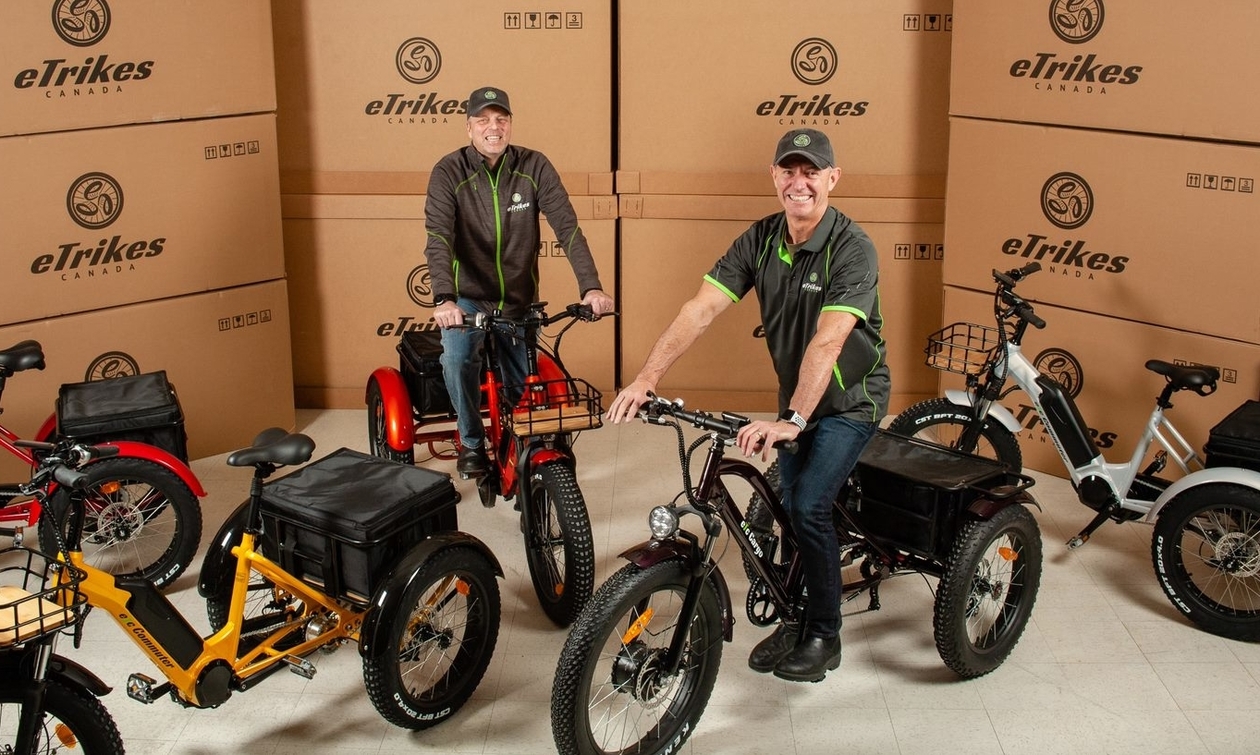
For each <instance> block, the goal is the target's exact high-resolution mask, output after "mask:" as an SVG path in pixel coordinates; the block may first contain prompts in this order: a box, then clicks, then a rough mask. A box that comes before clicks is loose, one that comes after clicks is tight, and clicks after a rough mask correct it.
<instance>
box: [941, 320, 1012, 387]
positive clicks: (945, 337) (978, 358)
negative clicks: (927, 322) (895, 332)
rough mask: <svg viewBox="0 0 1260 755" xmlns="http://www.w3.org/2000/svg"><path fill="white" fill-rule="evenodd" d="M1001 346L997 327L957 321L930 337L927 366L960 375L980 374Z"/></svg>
mask: <svg viewBox="0 0 1260 755" xmlns="http://www.w3.org/2000/svg"><path fill="white" fill-rule="evenodd" d="M999 345H1001V341H1000V340H999V338H998V331H997V328H994V327H990V326H988V325H976V324H975V323H970V322H956V323H954V324H953V325H946V326H945V327H943V328H941V329H940V330H938V331H936V332H935V333H933V334H932V335H930V336H928V345H927V348H926V349H924V350H923V351H924V353H926V354H927V359H926V362H927V365H928V366H929V367H933V368H935V369H938V370H944V371H945V372H956V373H958V374H959V375H979V374H980V373H981V372H983V371H984V369H985V366H986V365H987V364H988V363H989V360H991V359H992V358H993V352H994V351H995V350H996V349H997V348H998V346H999Z"/></svg>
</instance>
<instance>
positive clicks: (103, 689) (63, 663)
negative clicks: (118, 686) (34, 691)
mask: <svg viewBox="0 0 1260 755" xmlns="http://www.w3.org/2000/svg"><path fill="white" fill-rule="evenodd" d="M48 678H50V679H55V680H57V681H59V682H61V683H62V685H63V686H66V687H82V688H83V689H86V690H87V691H88V692H91V693H92V694H93V695H96V696H97V697H104V696H105V695H108V694H109V693H110V692H112V691H113V689H114V688H113V687H111V686H109V685H108V684H106V683H105V682H103V681H101V679H100V677H98V676H97V675H96V674H93V673H92V672H91V671H88V670H87V669H86V668H84V667H82V666H80V665H79V664H77V663H75V662H74V661H72V660H70V659H69V658H63V657H61V656H59V655H54V656H53V657H52V658H50V659H49V661H48Z"/></svg>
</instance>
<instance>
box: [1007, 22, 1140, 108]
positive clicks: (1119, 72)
mask: <svg viewBox="0 0 1260 755" xmlns="http://www.w3.org/2000/svg"><path fill="white" fill-rule="evenodd" d="M1105 15H1106V13H1105V11H1104V9H1103V0H1050V13H1049V23H1050V30H1051V31H1052V32H1053V33H1054V36H1055V37H1056V38H1058V39H1059V40H1061V41H1063V42H1065V43H1067V44H1069V45H1082V44H1085V43H1087V42H1091V41H1093V40H1095V39H1096V38H1097V37H1098V35H1099V33H1100V32H1102V29H1103V18H1104V16H1105ZM1069 56H1070V57H1069ZM1142 68H1143V66H1141V65H1132V64H1125V63H1115V62H1110V61H1107V60H1105V59H1103V58H1100V57H1099V55H1098V54H1096V53H1093V52H1087V53H1076V54H1072V53H1062V51H1060V52H1045V51H1042V52H1036V53H1033V54H1032V55H1030V56H1029V57H1026V58H1019V59H1017V60H1015V61H1013V62H1012V63H1011V64H1010V67H1009V69H1008V71H1007V73H1008V74H1009V75H1010V76H1011V78H1015V79H1027V80H1028V81H1029V82H1030V83H1031V84H1032V86H1033V88H1034V89H1035V90H1037V91H1039V92H1046V93H1047V94H1050V93H1058V94H1076V95H1092V94H1097V95H1105V94H1107V87H1108V86H1128V85H1131V84H1136V83H1137V82H1138V78H1139V77H1140V76H1141V74H1142Z"/></svg>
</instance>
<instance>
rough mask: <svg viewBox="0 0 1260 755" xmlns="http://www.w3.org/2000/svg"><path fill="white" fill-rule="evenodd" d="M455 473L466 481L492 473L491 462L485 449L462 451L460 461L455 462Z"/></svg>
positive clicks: (466, 449)
mask: <svg viewBox="0 0 1260 755" xmlns="http://www.w3.org/2000/svg"><path fill="white" fill-rule="evenodd" d="M455 471H456V472H459V476H460V477H462V478H463V479H465V480H467V479H470V478H472V477H484V476H485V474H486V473H487V472H489V471H490V460H489V459H487V458H486V452H485V449H482V448H465V449H464V450H463V451H460V452H459V461H457V462H455Z"/></svg>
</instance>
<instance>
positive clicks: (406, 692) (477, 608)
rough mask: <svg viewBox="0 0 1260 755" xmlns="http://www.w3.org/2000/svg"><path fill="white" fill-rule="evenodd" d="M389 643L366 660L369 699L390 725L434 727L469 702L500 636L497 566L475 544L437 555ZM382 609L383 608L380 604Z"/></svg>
mask: <svg viewBox="0 0 1260 755" xmlns="http://www.w3.org/2000/svg"><path fill="white" fill-rule="evenodd" d="M401 605H402V607H403V610H402V611H400V612H399V613H398V615H396V616H388V617H381V618H382V620H383V621H386V622H388V635H387V637H386V642H384V643H381V644H379V645H377V646H375V647H377V648H378V651H377V653H376V654H375V655H374V656H373V657H371V658H364V659H363V681H364V683H365V684H366V685H367V692H368V698H369V699H371V701H372V705H374V706H375V707H376V710H377V711H378V712H379V713H380V714H381V716H383V717H384V718H385V720H387V721H389V722H390V723H392V724H394V725H396V726H401V727H403V728H405V729H427V728H429V727H430V726H433V725H435V724H439V723H441V722H442V721H444V720H446V718H447V717H448V716H450V715H451V714H452V713H454V712H455V711H457V710H459V708H460V707H461V706H462V705H463V704H464V703H465V702H467V701H468V698H469V697H470V696H471V695H472V693H473V691H474V690H476V689H477V685H478V684H479V683H480V682H481V678H482V677H483V676H484V675H485V673H486V667H487V666H489V665H490V656H491V655H493V654H494V645H495V642H496V641H497V640H498V637H499V613H500V603H499V584H498V582H496V581H495V576H494V567H493V566H492V565H491V564H490V563H489V562H488V561H487V560H486V557H485V556H483V555H482V554H480V553H478V552H477V551H474V550H472V549H471V548H450V549H447V550H442V551H439V552H438V553H436V554H435V555H434V556H433V557H431V558H429V559H428V560H427V561H425V562H424V564H423V565H422V566H421V567H420V569H419V571H418V572H417V573H416V575H415V577H414V578H413V579H412V580H411V584H410V586H409V587H408V588H407V592H406V594H405V595H404V596H403V601H402V604H401ZM373 610H377V609H373Z"/></svg>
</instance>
